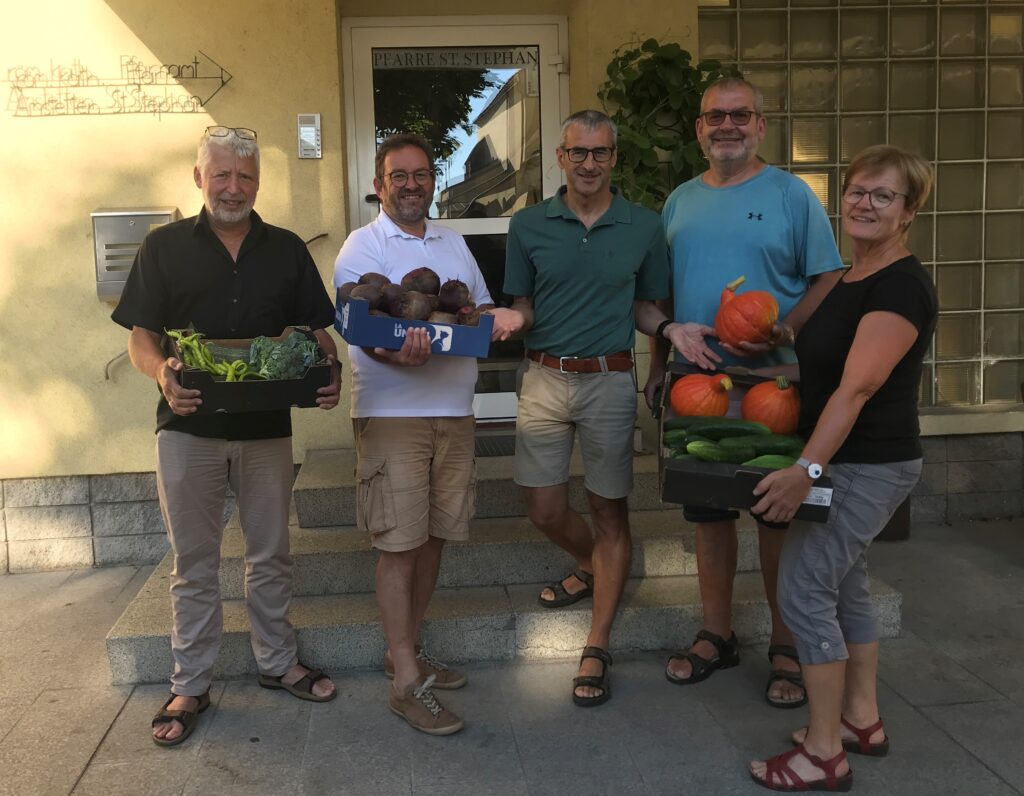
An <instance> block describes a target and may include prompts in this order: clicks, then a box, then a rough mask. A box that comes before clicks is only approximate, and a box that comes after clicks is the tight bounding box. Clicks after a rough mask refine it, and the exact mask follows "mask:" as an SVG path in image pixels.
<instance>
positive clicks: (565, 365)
mask: <svg viewBox="0 0 1024 796" xmlns="http://www.w3.org/2000/svg"><path fill="white" fill-rule="evenodd" d="M526 356H528V357H529V358H530V359H532V360H533V361H534V362H540V364H542V365H545V366H546V367H549V368H552V369H554V370H557V371H560V372H562V373H607V372H608V371H622V370H632V369H633V352H632V351H619V352H617V353H615V354H608V355H607V356H603V357H591V358H589V359H585V358H582V357H553V356H551V355H550V354H545V353H544V352H543V351H527V352H526Z"/></svg>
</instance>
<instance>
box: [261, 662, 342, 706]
mask: <svg viewBox="0 0 1024 796" xmlns="http://www.w3.org/2000/svg"><path fill="white" fill-rule="evenodd" d="M298 665H299V666H301V667H302V668H303V669H309V671H308V672H306V673H305V674H304V675H302V677H300V678H299V679H298V680H296V681H295V682H294V683H291V684H289V683H286V682H284V675H283V674H282V675H281V676H280V677H274V676H273V675H269V674H261V675H260V678H259V684H260V686H261V687H263V688H270V689H273V690H275V691H276V690H280V689H284V690H285V691H287V692H288V693H289V694H291V695H292V696H294V697H298V698H299V699H307V700H309V701H310V702H330V701H331V700H332V699H334V698H335V697H336V696H337V695H338V689H337V688H335V689H334V691H333V692H331V694H329V695H328V696H323V697H321V696H317V695H316V694H314V693H313V684H314V683H318V682H320V681H321V680H329V679H330V678H329V677H328V676H327V675H326V674H324V673H323V672H321V671H320V670H319V669H310V668H309V667H308V666H306V664H304V663H303V662H302V661H299V664H298ZM285 674H287V672H286V673H285Z"/></svg>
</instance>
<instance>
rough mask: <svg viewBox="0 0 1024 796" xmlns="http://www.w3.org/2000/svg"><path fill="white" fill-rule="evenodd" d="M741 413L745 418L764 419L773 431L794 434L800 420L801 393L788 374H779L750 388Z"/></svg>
mask: <svg viewBox="0 0 1024 796" xmlns="http://www.w3.org/2000/svg"><path fill="white" fill-rule="evenodd" d="M740 414H741V415H742V416H743V419H744V420H752V421H754V422H756V423H764V424H765V425H766V426H768V428H770V429H771V430H772V433H773V434H792V433H793V432H794V431H796V427H797V423H798V422H799V420H800V393H798V392H797V389H796V387H794V386H793V385H792V384H790V383H789V379H787V378H786V377H785V376H777V377H776V378H775V381H763V382H761V383H760V384H756V385H754V386H753V387H751V388H750V389H749V390H748V391H747V394H746V395H744V396H743V402H742V403H741V404H740Z"/></svg>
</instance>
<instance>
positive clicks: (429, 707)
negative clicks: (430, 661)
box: [388, 675, 465, 735]
mask: <svg viewBox="0 0 1024 796" xmlns="http://www.w3.org/2000/svg"><path fill="white" fill-rule="evenodd" d="M433 684H434V677H433V675H431V676H430V677H428V678H427V679H426V680H424V681H423V682H422V683H420V684H419V685H418V686H416V687H415V688H413V689H412V690H411V691H407V692H406V693H404V694H399V693H398V692H397V691H396V690H395V688H394V686H392V687H391V688H389V689H388V692H389V693H388V707H390V708H391V712H392V713H397V714H398V715H399V716H401V717H402V718H403V719H405V720H406V721H407V722H409V724H411V725H412V726H413V728H415V729H417V730H419V731H420V732H425V733H427V734H428V735H451V734H452V733H456V732H458V731H459V730H461V729H462V728H463V726H465V722H463V721H462V719H460V718H459V717H458V716H456V715H455V714H454V713H452V712H451V711H450V710H448V709H447V708H445V707H443V706H442V705H441V703H440V702H438V701H437V699H436V698H435V697H434V693H433V691H431V690H430V688H431V686H432V685H433Z"/></svg>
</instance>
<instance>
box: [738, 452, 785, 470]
mask: <svg viewBox="0 0 1024 796" xmlns="http://www.w3.org/2000/svg"><path fill="white" fill-rule="evenodd" d="M743 464H744V465H745V466H747V467H763V468H765V469H766V470H782V469H784V468H786V467H792V466H793V465H794V464H796V459H795V458H794V457H792V456H782V455H780V454H777V453H775V454H766V455H764V456H758V457H757V458H754V459H750V460H749V461H745V462H743Z"/></svg>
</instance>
